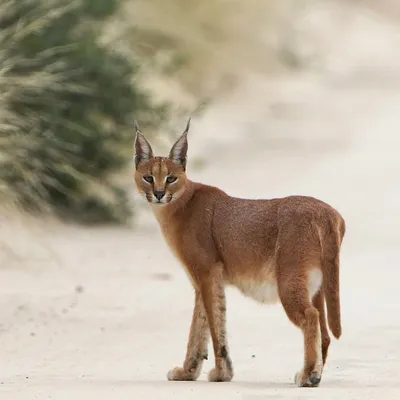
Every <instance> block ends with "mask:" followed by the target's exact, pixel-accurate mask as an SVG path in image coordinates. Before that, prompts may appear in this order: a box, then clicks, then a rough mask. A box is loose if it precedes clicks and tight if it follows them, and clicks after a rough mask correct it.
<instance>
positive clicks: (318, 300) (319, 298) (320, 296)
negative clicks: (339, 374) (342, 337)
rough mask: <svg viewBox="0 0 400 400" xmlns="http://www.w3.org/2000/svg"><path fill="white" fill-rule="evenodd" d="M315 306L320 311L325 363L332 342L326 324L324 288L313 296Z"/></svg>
mask: <svg viewBox="0 0 400 400" xmlns="http://www.w3.org/2000/svg"><path fill="white" fill-rule="evenodd" d="M313 306H314V307H315V308H316V309H317V310H318V312H319V325H320V327H321V339H322V340H321V342H322V362H323V365H325V363H326V359H327V358H328V349H329V345H330V344H331V338H330V337H329V332H328V327H327V325H326V316H325V297H324V292H323V289H322V288H321V289H320V291H319V292H318V293H317V294H316V295H315V296H314V298H313Z"/></svg>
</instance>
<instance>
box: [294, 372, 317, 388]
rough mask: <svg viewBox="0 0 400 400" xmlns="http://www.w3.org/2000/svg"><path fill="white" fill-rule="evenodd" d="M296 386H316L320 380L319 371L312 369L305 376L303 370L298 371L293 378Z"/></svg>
mask: <svg viewBox="0 0 400 400" xmlns="http://www.w3.org/2000/svg"><path fill="white" fill-rule="evenodd" d="M294 381H295V382H296V385H297V386H298V387H318V386H319V383H320V382H321V373H319V372H318V371H313V372H311V374H309V375H308V376H307V374H305V373H304V371H303V370H301V371H300V372H298V373H297V374H296V376H295V378H294Z"/></svg>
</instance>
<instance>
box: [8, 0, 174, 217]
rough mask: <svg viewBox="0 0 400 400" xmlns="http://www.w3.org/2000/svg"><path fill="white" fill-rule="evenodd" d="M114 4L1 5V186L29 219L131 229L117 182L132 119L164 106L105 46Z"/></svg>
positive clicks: (149, 121) (151, 120) (15, 0)
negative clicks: (41, 216) (103, 34)
mask: <svg viewBox="0 0 400 400" xmlns="http://www.w3.org/2000/svg"><path fill="white" fill-rule="evenodd" d="M117 8H118V1H117V0H96V1H92V0H75V1H74V0H72V1H71V0H23V1H22V0H0V162H1V169H0V184H1V186H0V189H1V194H2V197H3V199H11V200H12V201H14V202H17V203H18V204H19V205H21V206H23V207H24V208H26V209H28V210H30V211H32V212H43V211H48V212H51V213H54V214H56V215H58V216H60V217H62V218H64V219H67V220H74V221H80V222H85V223H104V222H124V221H125V220H126V218H127V217H128V216H129V215H130V213H131V207H130V204H129V201H128V200H127V193H126V189H125V188H124V187H122V186H121V185H117V184H116V183H113V182H115V181H114V179H113V177H114V175H115V174H117V173H118V172H119V171H121V170H122V169H123V168H124V167H125V166H126V165H127V163H128V162H130V159H131V157H132V149H133V139H134V132H133V129H132V119H133V117H135V118H138V119H140V121H141V122H142V123H143V124H144V125H146V127H147V129H149V128H150V129H151V127H156V126H157V125H158V124H159V123H160V122H161V121H163V120H164V119H165V118H166V116H167V113H168V107H167V106H166V105H157V106H155V105H154V104H152V101H151V98H149V96H148V95H147V94H146V93H145V92H144V91H143V90H141V89H140V88H139V87H138V86H137V84H134V82H135V81H134V76H135V71H136V66H135V64H133V63H132V62H130V61H128V60H127V59H125V58H123V56H122V55H119V54H117V53H115V52H113V51H112V49H110V48H109V47H106V46H102V45H100V44H99V41H98V37H99V34H100V30H101V23H102V22H103V21H104V19H105V18H107V17H109V16H111V15H112V14H113V13H114V12H115V11H116V10H117Z"/></svg>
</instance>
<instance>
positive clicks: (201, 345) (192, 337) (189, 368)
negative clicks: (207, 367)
mask: <svg viewBox="0 0 400 400" xmlns="http://www.w3.org/2000/svg"><path fill="white" fill-rule="evenodd" d="M209 338H210V330H209V327H208V322H207V315H206V311H205V309H204V305H203V301H202V298H201V295H200V292H199V291H198V290H196V294H195V304H194V309H193V317H192V324H191V327H190V333H189V341H188V344H187V350H186V358H185V362H184V363H183V368H181V367H176V368H174V369H172V370H171V371H169V372H168V375H167V377H168V380H170V381H195V380H196V379H197V378H198V377H199V375H200V372H201V367H202V365H203V361H204V360H205V359H207V357H208V356H207V345H208V341H209Z"/></svg>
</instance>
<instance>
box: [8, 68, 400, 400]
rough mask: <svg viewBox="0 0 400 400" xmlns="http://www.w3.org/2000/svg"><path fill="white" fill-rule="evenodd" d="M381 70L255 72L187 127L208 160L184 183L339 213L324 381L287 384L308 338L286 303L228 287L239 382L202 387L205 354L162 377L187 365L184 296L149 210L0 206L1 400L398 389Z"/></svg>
mask: <svg viewBox="0 0 400 400" xmlns="http://www.w3.org/2000/svg"><path fill="white" fill-rule="evenodd" d="M376 76H377V77H378V78H377V79H378V80H377V81H376V80H373V79H370V77H368V76H367V77H364V78H363V77H360V76H358V77H357V78H354V77H352V78H351V82H350V83H349V82H348V81H346V79H345V78H343V79H342V80H341V79H337V80H329V79H325V80H322V81H321V79H315V78H310V77H301V78H297V79H295V80H289V79H288V78H285V80H284V81H276V82H273V83H271V82H269V81H267V80H265V79H263V78H262V77H259V76H249V77H248V79H247V80H245V81H244V82H243V85H242V86H241V87H239V88H238V89H237V91H236V92H235V93H234V94H233V95H232V96H230V97H229V99H222V100H221V102H220V103H219V104H215V105H214V107H213V108H212V109H211V110H210V111H209V112H208V113H207V114H206V115H205V116H204V118H203V119H201V120H195V121H194V122H193V125H192V128H193V130H192V136H191V137H190V150H189V151H190V157H191V159H192V158H196V157H197V156H200V155H201V156H202V157H203V158H204V161H205V165H206V166H207V167H206V168H203V169H201V170H200V169H199V170H195V171H191V170H189V171H190V172H191V177H192V178H193V179H195V180H201V181H203V182H207V183H210V184H215V185H219V186H220V187H222V188H223V189H225V190H226V191H227V192H229V193H230V194H232V195H236V196H241V197H255V198H259V197H276V196H284V195H289V194H307V195H313V196H316V197H319V198H321V199H323V200H325V201H327V202H329V203H331V204H332V205H333V206H335V207H336V208H337V209H338V210H339V211H341V212H342V214H343V216H344V217H345V219H346V221H347V229H348V230H347V235H346V238H345V241H344V244H343V250H342V275H341V276H342V279H341V296H342V315H343V336H342V338H341V339H340V340H339V341H333V342H332V345H331V349H330V354H329V359H328V363H327V366H326V368H325V371H324V375H323V380H322V382H321V387H320V388H319V389H298V388H296V387H295V386H294V383H293V377H294V374H295V372H296V371H297V370H298V369H299V368H300V367H301V364H302V351H303V350H302V336H301V333H300V332H299V331H298V330H297V328H295V327H294V326H293V325H291V324H290V322H289V321H288V319H287V317H286V315H285V314H284V312H283V310H282V308H281V306H279V305H277V306H261V305H258V304H257V303H255V302H254V301H252V300H249V299H247V298H244V297H243V296H242V295H240V294H239V293H238V292H237V291H235V290H233V289H232V290H228V292H227V298H228V340H229V343H230V347H231V355H232V359H233V363H234V367H235V377H234V380H233V381H232V382H230V383H208V382H207V380H206V374H207V372H208V370H209V369H210V368H212V365H213V357H210V359H209V361H208V362H205V365H204V370H203V373H202V375H201V377H200V379H199V381H198V382H195V383H179V382H168V381H167V380H166V373H167V371H168V370H169V369H170V368H172V367H174V366H177V365H180V364H181V363H182V361H183V359H184V355H185V348H186V340H187V335H188V328H189V324H190V319H191V310H192V302H193V291H192V289H191V287H190V284H189V282H188V280H187V278H186V275H185V274H184V272H183V270H182V268H181V267H180V266H179V264H178V263H177V261H176V260H175V259H174V258H173V256H172V255H171V254H170V252H169V250H168V248H167V247H166V245H165V244H164V242H163V240H162V237H161V234H160V232H159V230H158V227H157V225H156V222H155V220H154V219H153V218H152V215H151V214H150V213H149V212H147V211H146V210H142V211H140V218H139V220H138V224H137V226H136V229H114V228H112V229H111V228H103V229H99V228H97V229H83V228H78V227H75V226H61V225H59V224H56V223H54V222H43V221H35V220H34V219H29V220H28V219H26V218H24V219H21V220H19V219H16V218H14V217H10V216H6V215H3V216H2V218H1V219H2V229H1V239H2V240H1V243H2V254H1V264H0V265H1V268H0V306H1V310H2V313H1V321H0V343H1V346H0V349H1V350H0V354H1V357H0V398H1V399H7V400H16V399H24V400H26V399H57V400H62V399H99V400H101V399H110V398H116V399H130V400H132V399H146V400H148V399H172V398H177V397H178V396H180V395H183V396H184V398H185V399H200V398H204V397H207V398H217V397H218V398H223V399H225V398H226V399H245V400H257V399H301V398H307V399H311V398H317V397H318V398H321V396H324V398H326V399H338V398H340V399H342V400H349V399H378V398H379V399H383V398H384V399H386V400H389V399H399V398H400V295H399V290H398V287H399V281H400V268H399V265H398V263H399V259H400V247H399V239H400V235H399V230H398V227H399V226H400V210H399V204H400V184H399V176H400V175H399V174H400V161H399V156H398V153H399V150H398V149H399V148H400V135H399V132H400V113H399V110H400V94H399V93H400V91H399V88H400V74H399V76H397V77H396V76H395V77H391V79H390V80H386V79H385V76H384V74H383V75H382V76H381V75H376ZM277 88H279V91H278V90H277ZM275 92H276V95H275V94H274V93H275ZM267 94H268V96H267ZM279 96H280V97H279ZM245 99H247V100H249V99H252V100H251V101H248V102H247V103H246V101H244V100H245ZM271 99H273V101H272V100H271ZM211 139H212V140H211ZM205 148H207V151H205ZM189 166H190V161H189ZM211 353H212V352H211V349H210V354H211Z"/></svg>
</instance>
